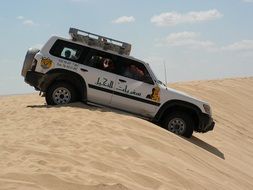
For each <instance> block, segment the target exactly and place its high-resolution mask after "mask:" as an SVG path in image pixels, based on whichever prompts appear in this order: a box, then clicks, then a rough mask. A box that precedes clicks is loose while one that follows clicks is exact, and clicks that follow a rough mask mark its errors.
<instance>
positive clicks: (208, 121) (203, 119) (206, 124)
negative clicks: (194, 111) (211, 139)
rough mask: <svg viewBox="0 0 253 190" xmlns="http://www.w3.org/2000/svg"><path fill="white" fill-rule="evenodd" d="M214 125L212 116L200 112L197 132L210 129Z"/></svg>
mask: <svg viewBox="0 0 253 190" xmlns="http://www.w3.org/2000/svg"><path fill="white" fill-rule="evenodd" d="M214 125H215V122H214V121H213V118H212V117H211V116H210V115H208V114H204V113H202V114H201V115H200V116H199V127H198V129H197V132H201V133H206V132H207V131H212V130H213V128H214Z"/></svg>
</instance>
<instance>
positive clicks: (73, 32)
mask: <svg viewBox="0 0 253 190" xmlns="http://www.w3.org/2000/svg"><path fill="white" fill-rule="evenodd" d="M69 34H70V36H71V37H72V40H73V41H78V42H81V43H84V44H87V45H89V46H96V47H100V48H102V49H104V50H111V51H114V52H117V53H119V54H125V55H130V52H131V44H129V43H126V42H122V41H118V40H114V39H112V38H108V37H105V36H100V35H98V34H93V33H90V32H86V31H83V30H79V29H76V28H70V29H69Z"/></svg>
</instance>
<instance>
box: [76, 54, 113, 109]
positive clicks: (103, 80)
mask: <svg viewBox="0 0 253 190" xmlns="http://www.w3.org/2000/svg"><path fill="white" fill-rule="evenodd" d="M114 63H115V58H114V56H113V55H111V54H108V53H106V52H103V51H99V50H94V49H91V50H90V52H89V53H88V55H87V57H86V59H85V61H84V63H83V64H82V65H80V68H79V69H80V74H81V75H82V76H83V78H84V79H85V81H86V84H87V100H88V101H90V102H94V103H98V104H102V105H109V104H110V103H111V99H112V94H113V89H114V88H115V81H116V78H117V75H116V74H115V73H114V72H115V67H114Z"/></svg>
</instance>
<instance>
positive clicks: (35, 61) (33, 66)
mask: <svg viewBox="0 0 253 190" xmlns="http://www.w3.org/2000/svg"><path fill="white" fill-rule="evenodd" d="M37 62H38V61H37V60H36V59H33V62H32V67H31V70H32V71H34V70H35V68H36V65H37Z"/></svg>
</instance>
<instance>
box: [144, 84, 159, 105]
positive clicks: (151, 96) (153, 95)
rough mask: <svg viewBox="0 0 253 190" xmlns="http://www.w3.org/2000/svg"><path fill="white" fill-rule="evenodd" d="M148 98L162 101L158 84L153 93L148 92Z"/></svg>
mask: <svg viewBox="0 0 253 190" xmlns="http://www.w3.org/2000/svg"><path fill="white" fill-rule="evenodd" d="M146 98H148V99H151V100H154V101H156V102H160V88H159V87H158V86H156V87H154V88H153V89H152V93H151V94H148V95H147V96H146Z"/></svg>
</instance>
